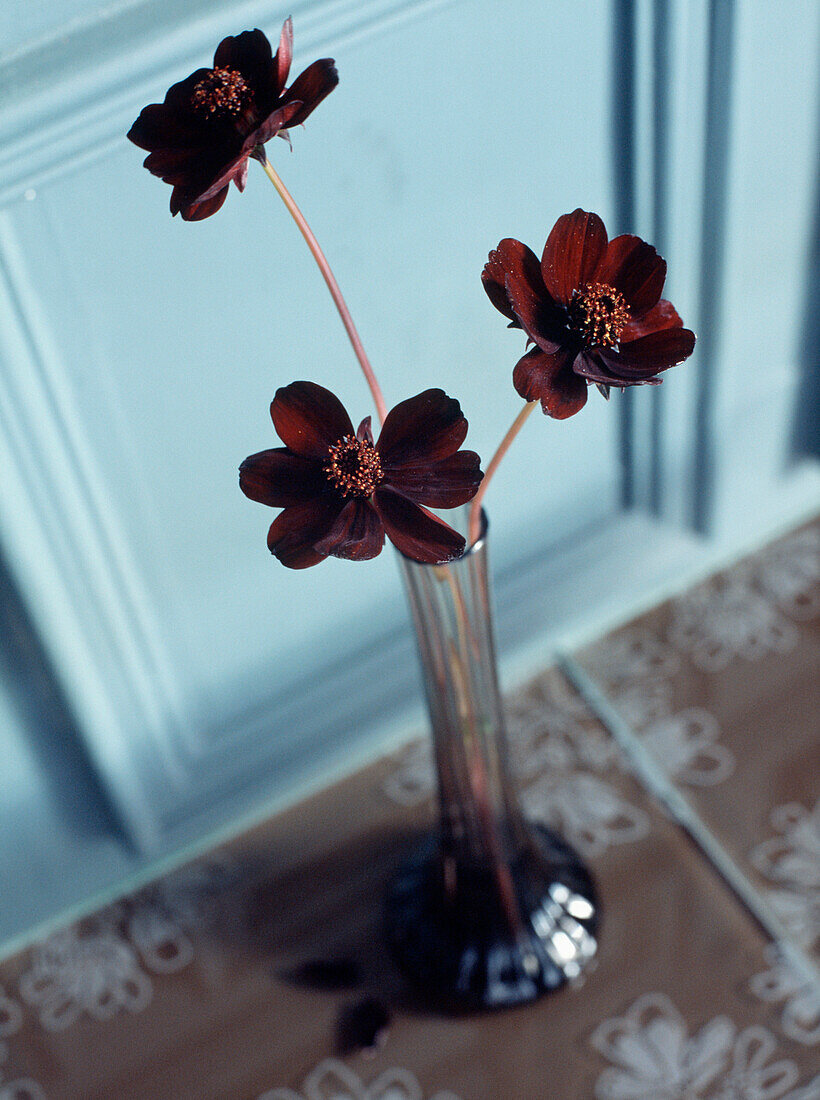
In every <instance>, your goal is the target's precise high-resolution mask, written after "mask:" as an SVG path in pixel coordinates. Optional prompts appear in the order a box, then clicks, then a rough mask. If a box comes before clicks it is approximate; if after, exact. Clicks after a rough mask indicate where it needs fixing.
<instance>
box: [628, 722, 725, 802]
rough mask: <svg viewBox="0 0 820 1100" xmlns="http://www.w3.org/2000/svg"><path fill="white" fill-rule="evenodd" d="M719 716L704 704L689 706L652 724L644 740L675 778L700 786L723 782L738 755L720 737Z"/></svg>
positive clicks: (645, 730)
mask: <svg viewBox="0 0 820 1100" xmlns="http://www.w3.org/2000/svg"><path fill="white" fill-rule="evenodd" d="M719 736H720V729H719V727H718V724H717V721H716V719H715V718H714V717H713V716H712V715H711V714H709V713H708V711H705V710H702V709H701V708H700V707H688V708H687V709H686V710H681V711H678V712H677V713H676V714H671V715H669V716H668V717H666V718H661V719H659V720H658V721H655V722H653V723H651V724H650V725H649V726H648V727H647V728H646V729H644V730H643V732H642V734H641V740H642V741H643V743H644V744H645V745H646V747H647V748H648V749H649V751H650V752H651V753H652V755H653V756H654V757H655V758H656V759H657V760H658V762H659V763H661V764H662V765H663V767H664V769H665V771H667V772H668V773H669V775H671V776H672V777H673V778H674V779H678V780H680V781H681V782H683V783H688V784H690V785H691V786H696V787H713V786H715V785H716V784H718V783H722V782H723V781H724V780H725V779H728V778H729V776H730V775H731V774H732V772H733V771H734V769H735V758H734V755H733V754H732V752H731V751H730V750H729V749H727V748H726V746H725V745H719V744H718V743H717V739H718V737H719Z"/></svg>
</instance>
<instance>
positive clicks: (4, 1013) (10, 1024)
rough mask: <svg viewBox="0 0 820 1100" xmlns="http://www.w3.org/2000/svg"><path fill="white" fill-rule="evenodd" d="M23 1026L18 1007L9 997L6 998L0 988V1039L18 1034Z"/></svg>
mask: <svg viewBox="0 0 820 1100" xmlns="http://www.w3.org/2000/svg"><path fill="white" fill-rule="evenodd" d="M22 1024H23V1013H22V1010H21V1008H20V1006H19V1005H18V1004H17V1002H16V1001H13V1000H12V999H11V997H7V996H6V994H5V992H4V990H3V989H1V988H0V1039H7V1038H8V1037H9V1035H14V1034H15V1033H16V1032H18V1031H19V1030H20V1028H21V1026H22Z"/></svg>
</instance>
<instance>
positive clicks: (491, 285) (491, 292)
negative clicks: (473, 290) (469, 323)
mask: <svg viewBox="0 0 820 1100" xmlns="http://www.w3.org/2000/svg"><path fill="white" fill-rule="evenodd" d="M505 279H506V272H505V270H504V264H503V263H502V261H501V257H500V255H499V252H498V250H497V249H495V248H494V249H493V250H492V252H491V253H490V255H489V256H488V257H487V263H486V264H485V265H484V270H483V271H482V272H481V283H482V286H483V287H484V289H485V290H486V292H487V297H488V298H489V299H490V301H491V302H492V303H493V305H494V306H495V308H496V309H497V310H498V312H499V313H503V314H504V316H505V317H507V318H509V320H510V321H512V323H513V325H514V326H515V327H516V328H521V322H520V321H519V320H518V318H517V317H516V315H515V314H514V313H513V310H512V306H511V305H510V299H509V297H508V296H507V287H506V283H505Z"/></svg>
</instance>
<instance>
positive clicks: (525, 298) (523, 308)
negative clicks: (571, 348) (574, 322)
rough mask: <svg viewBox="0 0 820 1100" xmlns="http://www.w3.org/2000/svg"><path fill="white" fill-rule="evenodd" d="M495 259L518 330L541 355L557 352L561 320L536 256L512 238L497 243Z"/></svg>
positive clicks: (559, 341)
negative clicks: (516, 319) (525, 335)
mask: <svg viewBox="0 0 820 1100" xmlns="http://www.w3.org/2000/svg"><path fill="white" fill-rule="evenodd" d="M496 255H497V257H498V260H497V263H498V265H499V267H500V268H503V270H504V287H505V289H506V291H507V298H508V300H509V303H510V306H511V308H512V311H513V313H514V314H515V316H516V317H517V318H518V320H519V321H520V322H521V327H522V328H523V329H524V331H525V332H526V334H527V336H529V338H530V339H531V340H533V341H534V342H535V343H536V344H538V346H539V347H540V348H542V349H543V350H544V351H546V352H555V351H557V350H558V348H559V347H560V346H561V333H562V331H563V329H564V328H565V325H564V319H563V317H561V316H560V314H559V307H558V306H556V305H555V303H554V302H553V300H552V298H550V296H549V293H548V292H547V288H546V287H545V286H544V280H543V279H542V278H541V265H540V264H539V263H538V258H537V256H536V255H535V253H534V252H533V251H532V249H531V248H528V247H527V246H526V245H525V244H522V243H521V242H520V241H516V240H514V239H513V238H512V237H507V238H506V239H505V240H503V241H501V242H500V243H499V245H498V248H497V249H496ZM562 312H563V311H562ZM553 334H554V335H555V338H553Z"/></svg>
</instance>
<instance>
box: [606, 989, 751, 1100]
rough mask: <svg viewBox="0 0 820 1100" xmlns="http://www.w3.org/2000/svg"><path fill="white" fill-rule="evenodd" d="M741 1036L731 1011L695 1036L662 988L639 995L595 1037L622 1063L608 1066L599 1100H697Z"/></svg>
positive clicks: (724, 1064) (612, 1060)
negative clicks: (611, 1066)
mask: <svg viewBox="0 0 820 1100" xmlns="http://www.w3.org/2000/svg"><path fill="white" fill-rule="evenodd" d="M734 1038H735V1026H734V1024H733V1023H732V1022H731V1020H729V1019H728V1018H727V1017H725V1016H718V1017H717V1018H716V1019H714V1020H712V1021H711V1022H710V1023H708V1024H706V1025H705V1026H704V1027H703V1028H702V1029H701V1030H700V1032H698V1034H697V1035H695V1036H693V1037H691V1038H690V1037H689V1035H688V1031H687V1027H686V1024H685V1023H684V1020H683V1018H682V1017H681V1015H680V1013H679V1012H678V1010H677V1009H676V1008H675V1006H674V1005H673V1004H672V1002H671V1001H670V1000H669V998H668V997H666V996H664V995H663V994H661V993H652V994H647V995H646V996H644V997H641V998H639V999H638V1000H637V1001H636V1002H635V1004H634V1005H633V1006H632V1008H630V1009H629V1011H628V1012H626V1013H625V1014H624V1015H623V1016H622V1017H620V1018H618V1019H615V1020H607V1021H606V1022H605V1023H603V1024H601V1025H600V1027H598V1028H596V1030H595V1031H594V1032H593V1034H592V1038H591V1040H590V1042H591V1043H592V1045H593V1046H594V1047H595V1049H596V1050H598V1051H599V1052H600V1053H601V1054H602V1055H603V1056H604V1057H605V1058H606V1059H607V1060H608V1061H610V1062H613V1063H615V1065H616V1066H617V1067H618V1068H615V1069H606V1070H604V1072H603V1073H602V1074H601V1075H600V1077H599V1078H598V1081H597V1083H596V1086H595V1096H596V1098H597V1100H697V1098H699V1097H700V1096H701V1095H702V1094H703V1091H704V1090H705V1089H706V1087H707V1086H708V1085H710V1084H712V1082H714V1080H715V1079H716V1078H717V1077H718V1075H719V1074H720V1073H721V1072H722V1071H723V1070H724V1068H725V1066H726V1063H727V1059H728V1056H729V1053H730V1051H731V1049H732V1044H733V1042H734Z"/></svg>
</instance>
